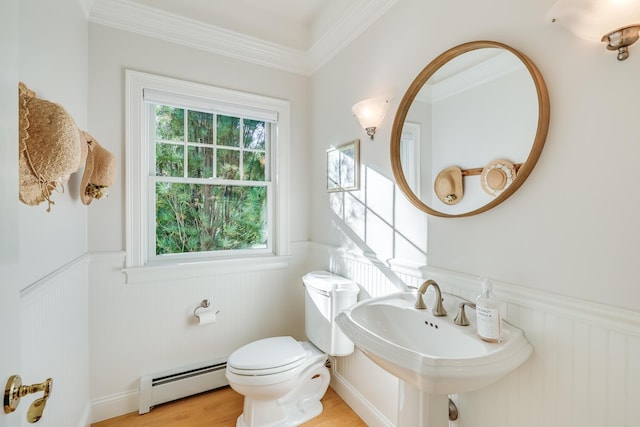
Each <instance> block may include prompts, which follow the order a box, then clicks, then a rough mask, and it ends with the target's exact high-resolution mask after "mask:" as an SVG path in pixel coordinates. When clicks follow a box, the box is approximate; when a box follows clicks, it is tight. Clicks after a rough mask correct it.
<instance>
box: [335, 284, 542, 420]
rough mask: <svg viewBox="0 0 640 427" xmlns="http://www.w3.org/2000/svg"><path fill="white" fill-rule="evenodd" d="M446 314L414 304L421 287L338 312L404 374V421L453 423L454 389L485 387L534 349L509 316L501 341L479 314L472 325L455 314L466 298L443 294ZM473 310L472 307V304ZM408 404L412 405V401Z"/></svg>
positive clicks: (384, 363)
mask: <svg viewBox="0 0 640 427" xmlns="http://www.w3.org/2000/svg"><path fill="white" fill-rule="evenodd" d="M443 299H444V301H443V303H444V306H445V308H446V310H447V312H448V315H447V316H445V317H436V316H434V315H433V314H432V312H431V308H432V307H433V301H431V304H429V302H430V301H429V298H427V299H426V301H427V306H428V309H426V310H417V309H415V308H414V303H415V301H416V294H415V292H400V293H395V294H391V295H387V296H384V297H379V298H371V299H368V300H365V301H362V302H360V303H358V304H356V305H354V306H353V307H351V308H350V309H348V310H346V311H344V312H343V313H341V314H340V315H339V316H338V317H337V319H336V320H337V323H338V325H339V326H340V329H342V331H343V332H344V333H345V335H347V337H349V338H350V339H351V340H352V341H353V342H354V344H355V345H356V346H357V347H358V348H359V349H360V350H361V351H362V352H364V353H365V354H366V355H367V356H368V357H369V358H370V359H371V360H373V361H374V362H375V363H376V364H378V365H379V366H380V367H382V368H383V369H385V370H386V371H388V372H389V373H391V374H393V375H395V376H396V377H398V378H399V379H400V380H402V384H403V388H402V394H403V395H402V396H401V399H400V400H401V402H402V403H401V405H402V406H403V407H401V408H399V409H401V412H404V411H409V412H414V413H413V414H408V415H403V416H401V417H400V420H401V422H400V423H399V424H401V425H402V426H405V425H406V426H418V425H428V426H429V427H441V426H442V427H445V426H447V425H448V416H447V414H448V397H447V395H449V394H455V393H465V392H469V391H473V390H477V389H480V388H482V387H485V386H487V385H489V384H491V383H493V382H495V381H497V380H499V379H500V378H502V377H503V376H505V375H507V374H508V373H509V372H511V371H513V370H514V369H516V368H517V367H518V366H520V365H521V364H522V363H524V362H525V361H526V360H527V359H528V358H529V356H530V355H531V353H532V351H533V347H532V346H531V344H530V343H529V341H527V339H526V338H525V336H524V333H523V332H522V330H521V329H518V328H516V327H514V326H512V325H510V324H508V323H506V322H503V326H502V331H503V337H504V340H503V341H502V342H501V343H488V342H485V341H482V340H481V339H480V338H479V337H478V335H477V334H476V327H475V315H474V314H473V313H469V315H468V317H469V318H470V320H471V325H469V326H458V325H456V324H454V322H453V319H454V317H455V315H456V312H457V310H458V306H459V303H460V302H462V301H465V300H463V299H462V298H459V297H456V296H454V295H450V294H443ZM467 310H470V309H469V308H467ZM407 405H408V406H407Z"/></svg>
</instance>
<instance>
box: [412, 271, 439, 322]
mask: <svg viewBox="0 0 640 427" xmlns="http://www.w3.org/2000/svg"><path fill="white" fill-rule="evenodd" d="M429 286H433V287H434V288H436V306H435V307H434V308H433V310H432V312H433V315H434V316H446V315H447V310H445V309H444V306H443V305H442V293H441V292H440V286H438V284H437V283H436V281H435V280H431V279H429V280H427V281H426V282H424V283H423V284H422V285H420V289H418V298H417V299H416V305H415V308H417V309H418V310H425V309H426V308H427V306H426V305H425V303H424V300H423V299H422V295H424V294H425V292H427V289H429Z"/></svg>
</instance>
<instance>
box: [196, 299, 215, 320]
mask: <svg viewBox="0 0 640 427" xmlns="http://www.w3.org/2000/svg"><path fill="white" fill-rule="evenodd" d="M210 306H211V303H210V302H209V300H208V299H203V300H202V302H201V303H200V305H199V306H197V307H196V308H194V309H193V317H195V318H196V319H200V316H199V315H198V310H204V309H207V308H209V307H210ZM218 314H220V310H217V311H216V315H218Z"/></svg>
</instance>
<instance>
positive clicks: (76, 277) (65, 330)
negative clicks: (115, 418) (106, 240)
mask: <svg viewBox="0 0 640 427" xmlns="http://www.w3.org/2000/svg"><path fill="white" fill-rule="evenodd" d="M88 264H89V257H87V256H83V257H81V258H79V259H77V260H75V261H73V262H71V263H69V264H67V265H65V266H63V267H61V268H60V269H58V270H56V271H55V272H54V273H52V274H50V275H48V276H47V277H45V278H43V279H41V280H39V281H37V282H35V283H33V284H32V285H30V286H29V287H27V288H25V289H24V290H23V291H22V292H21V293H20V316H21V319H20V322H21V336H22V350H21V351H22V367H21V373H20V374H21V375H20V376H21V377H22V383H23V384H24V385H28V384H35V383H40V382H43V381H44V380H46V379H47V378H53V386H52V389H51V394H50V397H49V399H48V401H47V407H46V410H45V412H44V415H43V417H42V419H41V420H40V421H39V422H38V425H39V426H45V427H70V426H78V427H84V426H86V425H88V423H89V422H90V419H89V418H90V414H89V411H90V402H89V309H88V306H87V301H88V286H87V283H88V279H87V278H88ZM41 396H42V393H38V394H37V395H30V396H27V397H25V398H23V399H22V401H21V402H20V406H19V407H18V410H19V411H22V412H23V413H26V409H27V408H28V407H29V405H31V403H32V402H33V401H34V400H35V399H37V398H40V397H41ZM19 416H20V417H21V419H24V418H23V417H24V415H23V414H20V415H19Z"/></svg>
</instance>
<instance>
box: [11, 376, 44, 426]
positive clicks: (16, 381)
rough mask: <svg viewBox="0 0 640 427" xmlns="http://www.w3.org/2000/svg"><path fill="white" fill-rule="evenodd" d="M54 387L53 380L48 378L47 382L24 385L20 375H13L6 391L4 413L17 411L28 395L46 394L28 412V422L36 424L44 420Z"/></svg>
mask: <svg viewBox="0 0 640 427" xmlns="http://www.w3.org/2000/svg"><path fill="white" fill-rule="evenodd" d="M52 386H53V380H52V379H51V378H48V379H47V380H46V381H45V382H43V383H40V384H32V385H22V378H20V375H12V376H11V377H9V380H8V381H7V386H6V387H5V389H4V413H5V414H10V413H12V412H13V411H15V410H16V408H17V407H18V404H19V403H20V399H21V398H23V397H25V396H26V395H28V394H32V393H38V392H40V391H42V392H44V394H43V395H42V397H40V398H38V399H36V400H35V401H34V402H33V403H32V404H31V406H29V410H28V411H27V421H28V422H30V423H35V422H37V421H38V420H40V418H42V413H43V412H44V408H45V406H46V405H47V399H48V398H49V393H51V387H52Z"/></svg>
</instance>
